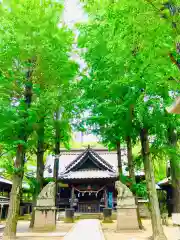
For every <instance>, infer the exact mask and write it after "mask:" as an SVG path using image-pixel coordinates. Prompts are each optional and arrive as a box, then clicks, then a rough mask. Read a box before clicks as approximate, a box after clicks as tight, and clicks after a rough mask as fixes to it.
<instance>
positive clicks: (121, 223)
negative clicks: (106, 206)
mask: <svg viewBox="0 0 180 240" xmlns="http://www.w3.org/2000/svg"><path fill="white" fill-rule="evenodd" d="M135 229H139V225H138V219H137V211H136V206H134V207H132V206H130V207H121V208H118V207H117V231H120V230H135Z"/></svg>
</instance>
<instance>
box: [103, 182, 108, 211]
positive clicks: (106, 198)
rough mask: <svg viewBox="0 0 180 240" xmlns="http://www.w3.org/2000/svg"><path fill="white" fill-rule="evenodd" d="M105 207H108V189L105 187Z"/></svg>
mask: <svg viewBox="0 0 180 240" xmlns="http://www.w3.org/2000/svg"><path fill="white" fill-rule="evenodd" d="M104 205H105V208H107V207H108V189H107V187H105V189H104Z"/></svg>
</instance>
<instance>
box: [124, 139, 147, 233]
mask: <svg viewBox="0 0 180 240" xmlns="http://www.w3.org/2000/svg"><path fill="white" fill-rule="evenodd" d="M126 143H127V158H128V168H129V176H130V178H131V179H132V183H133V184H136V177H135V173H134V164H133V155H132V143H131V137H130V136H128V137H127V139H126ZM134 197H135V203H136V206H137V218H138V224H139V229H141V230H142V229H144V227H143V225H142V221H141V216H140V212H139V204H138V198H137V197H136V195H134Z"/></svg>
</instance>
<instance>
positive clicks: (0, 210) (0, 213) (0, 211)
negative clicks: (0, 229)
mask: <svg viewBox="0 0 180 240" xmlns="http://www.w3.org/2000/svg"><path fill="white" fill-rule="evenodd" d="M3 206H4V205H3V204H1V209H0V222H1V218H2V210H3Z"/></svg>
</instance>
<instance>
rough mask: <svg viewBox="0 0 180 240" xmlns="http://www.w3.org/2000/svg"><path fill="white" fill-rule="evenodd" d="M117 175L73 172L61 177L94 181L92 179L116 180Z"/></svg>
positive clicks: (91, 171)
mask: <svg viewBox="0 0 180 240" xmlns="http://www.w3.org/2000/svg"><path fill="white" fill-rule="evenodd" d="M116 177H117V174H116V173H115V172H114V173H113V172H110V171H102V170H79V171H71V172H69V173H66V174H62V175H61V176H60V178H61V179H92V178H96V179H97V178H116Z"/></svg>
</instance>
